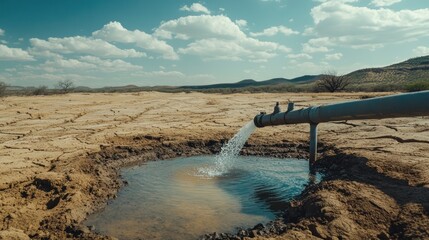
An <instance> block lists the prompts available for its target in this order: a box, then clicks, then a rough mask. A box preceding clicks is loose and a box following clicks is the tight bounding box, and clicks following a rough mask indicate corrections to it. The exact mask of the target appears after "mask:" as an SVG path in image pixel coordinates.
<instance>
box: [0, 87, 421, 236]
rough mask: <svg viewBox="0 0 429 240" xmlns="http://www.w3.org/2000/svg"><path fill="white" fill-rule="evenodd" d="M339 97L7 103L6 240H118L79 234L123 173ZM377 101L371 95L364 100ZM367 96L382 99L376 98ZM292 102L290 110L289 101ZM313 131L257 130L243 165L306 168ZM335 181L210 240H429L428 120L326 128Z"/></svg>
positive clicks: (324, 152) (325, 159)
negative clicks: (277, 161) (254, 158)
mask: <svg viewBox="0 0 429 240" xmlns="http://www.w3.org/2000/svg"><path fill="white" fill-rule="evenodd" d="M362 95H363V94H360V93H347V94H344V93H339V94H301V93H300V94H289V93H288V94H231V95H222V94H202V93H189V94H186V93H176V94H167V93H156V92H143V93H121V94H119V93H118V94H116V93H115V94H102V93H100V94H67V95H54V96H34V97H8V98H4V99H0V101H1V103H2V104H1V105H0V113H1V114H0V119H1V121H0V166H1V168H0V239H29V238H31V239H65V238H81V239H111V238H112V237H109V236H101V235H98V234H96V233H94V232H92V231H91V230H90V229H89V228H88V227H86V226H83V225H81V222H82V221H83V220H84V219H85V217H86V216H87V215H88V214H90V213H92V212H94V211H97V210H100V209H101V208H103V206H105V204H106V202H107V200H108V199H112V198H114V197H115V194H116V192H117V190H118V189H119V188H120V187H121V186H122V185H123V183H122V181H121V179H120V176H119V174H118V170H119V169H120V168H121V167H123V166H125V165H130V164H138V163H141V162H144V161H150V160H161V159H167V158H172V157H177V156H190V155H198V154H215V153H217V152H218V151H219V150H220V147H221V145H222V143H223V142H224V141H225V140H227V139H229V138H230V137H232V136H233V134H234V133H235V132H236V131H237V130H238V129H239V128H240V127H241V126H243V125H244V124H245V123H246V122H248V121H249V120H251V119H253V117H254V115H255V114H256V113H258V112H259V111H270V109H271V108H272V106H273V103H275V102H276V101H280V103H281V104H283V106H285V105H286V102H287V99H291V100H292V101H295V103H296V108H300V107H306V106H309V105H319V104H324V103H331V102H339V101H348V100H352V99H359V98H361V97H362ZM367 95H368V93H365V97H367ZM370 95H376V94H375V93H374V94H370ZM282 100H284V101H282ZM308 131H309V127H308V126H307V125H305V124H304V125H293V126H279V127H272V128H263V129H258V130H257V131H256V132H255V133H254V134H253V135H252V136H251V138H250V139H249V141H248V143H247V144H246V146H245V148H244V149H243V151H242V154H248V155H269V156H277V157H301V158H306V157H307V139H308ZM318 131H319V138H320V141H319V143H320V145H319V152H320V153H321V157H320V159H319V161H318V163H317V168H318V169H319V170H320V171H323V172H324V173H325V175H326V177H325V179H324V180H323V181H322V182H321V183H319V184H316V185H312V186H309V187H307V188H306V189H305V191H304V192H303V193H302V194H301V195H300V196H299V197H297V199H296V200H294V201H292V202H290V203H289V205H288V206H287V207H285V214H284V216H282V217H280V218H279V219H277V220H276V221H274V222H273V223H269V224H265V225H264V226H260V225H259V226H256V228H255V229H250V230H249V231H247V230H246V231H242V232H239V233H238V234H235V235H234V234H231V235H226V234H217V235H216V236H214V235H213V236H211V235H208V236H206V237H207V238H208V239H210V238H211V239H213V238H217V239H228V238H229V239H246V238H253V239H428V238H429V151H428V150H429V136H428V132H429V118H428V117H415V118H398V119H384V120H368V121H365V120H360V121H349V122H334V123H325V124H321V125H320V127H319V130H318Z"/></svg>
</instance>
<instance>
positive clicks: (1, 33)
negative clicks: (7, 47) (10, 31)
mask: <svg viewBox="0 0 429 240" xmlns="http://www.w3.org/2000/svg"><path fill="white" fill-rule="evenodd" d="M4 33H5V31H4V30H3V29H1V28H0V36H3V35H4Z"/></svg>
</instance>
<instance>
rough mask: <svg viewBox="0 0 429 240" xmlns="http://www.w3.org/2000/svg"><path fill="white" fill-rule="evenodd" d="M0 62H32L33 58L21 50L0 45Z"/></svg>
mask: <svg viewBox="0 0 429 240" xmlns="http://www.w3.org/2000/svg"><path fill="white" fill-rule="evenodd" d="M0 60H3V61H33V60H34V58H33V56H31V55H30V54H29V53H28V52H27V51H24V50H22V49H21V48H10V47H8V46H6V45H3V44H0Z"/></svg>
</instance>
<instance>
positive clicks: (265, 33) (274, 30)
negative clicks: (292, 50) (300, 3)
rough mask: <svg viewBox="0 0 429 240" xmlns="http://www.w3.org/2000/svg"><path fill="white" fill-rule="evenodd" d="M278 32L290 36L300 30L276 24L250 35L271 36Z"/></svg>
mask: <svg viewBox="0 0 429 240" xmlns="http://www.w3.org/2000/svg"><path fill="white" fill-rule="evenodd" d="M277 34H283V35H285V36H290V35H296V34H299V32H297V31H294V30H292V29H290V28H288V27H285V26H274V27H270V28H266V29H264V30H263V31H262V32H257V33H250V35H251V36H252V37H259V36H268V37H271V36H275V35H277Z"/></svg>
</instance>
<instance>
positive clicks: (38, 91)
mask: <svg viewBox="0 0 429 240" xmlns="http://www.w3.org/2000/svg"><path fill="white" fill-rule="evenodd" d="M47 90H48V87H47V86H43V85H42V86H39V87H37V88H36V89H34V90H33V95H46V93H47Z"/></svg>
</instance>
